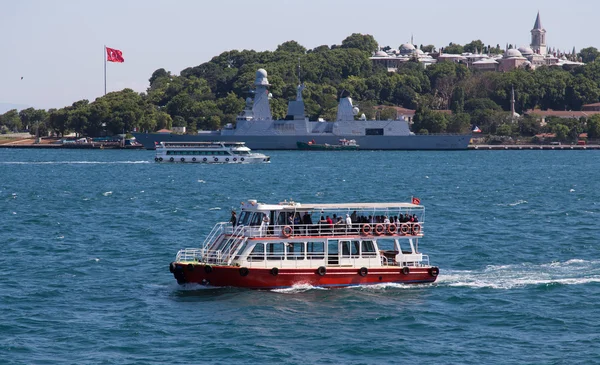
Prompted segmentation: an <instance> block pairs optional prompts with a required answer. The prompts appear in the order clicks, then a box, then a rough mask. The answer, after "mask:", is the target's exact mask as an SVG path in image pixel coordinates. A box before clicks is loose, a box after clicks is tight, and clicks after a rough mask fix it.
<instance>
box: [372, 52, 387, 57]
mask: <svg viewBox="0 0 600 365" xmlns="http://www.w3.org/2000/svg"><path fill="white" fill-rule="evenodd" d="M375 56H377V57H387V56H388V54H387V53H385V52H384V51H377V52H375Z"/></svg>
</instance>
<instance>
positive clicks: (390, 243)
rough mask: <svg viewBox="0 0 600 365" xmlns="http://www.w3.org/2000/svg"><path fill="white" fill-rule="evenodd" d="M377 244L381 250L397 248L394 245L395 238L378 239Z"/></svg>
mask: <svg viewBox="0 0 600 365" xmlns="http://www.w3.org/2000/svg"><path fill="white" fill-rule="evenodd" d="M377 246H378V247H379V249H380V250H384V251H395V250H396V247H395V245H394V240H389V239H387V240H386V239H380V240H377Z"/></svg>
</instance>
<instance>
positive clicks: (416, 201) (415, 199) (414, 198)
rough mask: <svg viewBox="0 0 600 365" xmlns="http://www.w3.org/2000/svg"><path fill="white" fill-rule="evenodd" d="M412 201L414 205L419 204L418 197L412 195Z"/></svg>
mask: <svg viewBox="0 0 600 365" xmlns="http://www.w3.org/2000/svg"><path fill="white" fill-rule="evenodd" d="M412 203H413V204H414V205H419V204H421V199H419V198H416V197H413V198H412Z"/></svg>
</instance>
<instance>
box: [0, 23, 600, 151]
mask: <svg viewBox="0 0 600 365" xmlns="http://www.w3.org/2000/svg"><path fill="white" fill-rule="evenodd" d="M474 44H475V45H476V44H483V43H482V42H481V41H479V40H478V41H473V42H471V43H469V44H467V45H465V46H460V45H457V44H450V45H449V47H451V48H452V47H454V48H457V47H460V48H461V49H463V50H464V49H470V48H473V47H475V46H474ZM486 47H487V48H486ZM486 47H483V49H489V50H490V51H492V50H493V51H494V52H497V51H498V47H490V46H486ZM386 48H389V47H386ZM421 48H423V49H426V50H433V47H432V46H424V47H423V46H422V47H421ZM377 49H378V44H377V42H376V41H375V39H374V38H373V37H372V36H370V35H362V34H352V35H351V36H349V37H347V38H346V39H344V40H343V41H342V44H341V45H333V46H327V45H323V46H319V47H316V48H314V49H310V50H307V49H306V48H305V47H303V46H302V45H300V44H298V43H297V42H295V41H288V42H285V43H283V44H281V45H279V46H278V47H277V49H276V50H275V51H273V52H271V51H265V52H256V51H253V50H243V51H237V50H232V51H229V52H224V53H222V54H220V55H219V56H216V57H214V58H213V59H212V60H210V61H209V62H206V63H203V64H201V65H199V66H195V67H189V68H186V69H184V70H183V71H181V73H180V75H173V74H171V72H170V71H167V70H165V69H162V68H161V69H158V70H156V71H154V73H153V74H152V76H151V77H150V79H149V86H148V89H147V90H146V92H144V93H136V92H134V91H133V90H131V89H124V90H121V91H118V92H112V93H109V94H107V95H105V96H102V97H99V98H97V99H96V100H95V101H93V102H92V103H90V102H89V101H88V100H80V101H77V102H75V103H73V104H72V105H71V106H68V107H64V108H60V109H50V110H39V109H33V108H29V109H24V110H21V111H20V112H17V110H10V111H8V112H6V113H4V114H2V115H0V131H1V132H3V133H6V132H7V131H20V130H29V131H30V132H31V134H35V133H36V131H37V133H39V134H40V135H46V134H47V133H48V132H52V133H54V134H56V135H64V134H66V133H70V132H76V133H78V134H80V135H82V136H100V135H104V134H108V135H113V134H119V133H123V132H130V131H133V130H139V131H150V132H152V131H156V130H158V129H162V128H172V127H173V126H185V127H187V133H196V132H197V131H198V130H200V129H204V130H207V129H218V128H220V127H221V126H223V125H225V124H226V123H235V117H236V115H237V114H238V113H239V112H240V111H241V110H242V109H243V107H244V103H245V102H244V100H245V98H246V97H248V96H250V94H249V91H250V90H251V87H252V84H253V82H254V78H255V74H256V70H257V69H259V68H264V69H265V70H267V72H268V79H269V82H270V83H271V84H272V86H271V87H270V92H271V93H272V95H273V98H272V100H271V109H272V114H273V117H274V118H281V119H282V118H284V117H285V114H286V111H287V102H288V100H290V99H293V98H295V94H296V86H297V85H298V83H299V82H303V83H304V84H305V85H306V88H305V90H304V92H303V96H304V101H305V104H306V113H307V115H308V116H309V118H311V119H313V120H316V119H317V118H324V119H325V120H333V119H334V118H335V114H336V108H337V101H338V99H339V97H340V95H341V94H342V92H344V91H345V92H347V93H349V94H350V95H351V96H352V98H353V100H354V101H355V103H357V104H358V106H359V108H360V109H361V114H362V113H364V114H365V115H366V117H367V118H368V119H374V118H380V119H389V118H393V117H395V114H396V112H395V111H394V110H392V109H391V108H390V109H384V110H378V109H376V108H375V106H378V105H389V106H402V107H405V108H409V109H416V110H417V112H416V114H415V117H414V122H415V123H414V125H413V127H412V128H413V131H414V132H421V133H438V132H455V133H460V132H466V131H469V130H470V128H472V126H474V125H477V126H478V127H479V128H480V129H481V130H482V131H483V133H484V134H497V135H506V136H511V135H512V136H516V135H521V136H533V135H535V134H537V133H540V132H552V133H556V134H557V138H559V139H575V138H577V135H578V134H579V133H582V132H588V133H589V135H590V138H597V137H598V136H599V134H600V117H598V118H596V117H594V118H590V119H588V120H566V119H552V118H550V119H549V120H547V122H548V123H547V124H546V125H544V126H542V125H541V124H540V122H539V121H538V120H536V119H535V118H533V117H530V116H524V117H522V118H519V119H518V122H517V123H511V120H512V118H511V115H510V112H508V110H510V98H511V96H510V95H511V88H512V87H514V90H515V100H516V103H515V108H516V111H517V112H518V113H520V114H523V112H524V111H525V110H528V109H533V108H540V109H554V110H580V109H581V106H582V105H584V104H588V103H595V102H598V101H599V100H600V61H596V58H597V57H598V51H597V50H596V49H595V48H593V47H590V48H585V49H583V50H581V52H580V54H579V55H578V56H579V57H580V58H581V59H583V60H584V61H586V62H588V63H587V64H586V65H585V66H563V67H562V68H560V67H539V68H537V69H536V70H535V71H534V70H530V69H515V70H513V71H511V72H505V73H502V72H477V71H473V70H470V69H468V68H467V67H466V65H464V64H458V63H452V62H440V63H437V64H433V65H431V66H428V67H427V68H424V67H423V66H422V64H420V63H419V62H417V61H416V60H414V61H409V62H406V63H405V64H404V65H403V66H401V67H400V68H399V69H398V70H397V72H388V71H387V70H386V69H385V68H383V67H381V66H375V65H373V64H372V62H371V61H370V60H369V57H370V56H371V55H372V54H373V52H374V51H376V50H377ZM479 49H482V48H479ZM447 109H450V110H452V113H448V112H441V110H447Z"/></svg>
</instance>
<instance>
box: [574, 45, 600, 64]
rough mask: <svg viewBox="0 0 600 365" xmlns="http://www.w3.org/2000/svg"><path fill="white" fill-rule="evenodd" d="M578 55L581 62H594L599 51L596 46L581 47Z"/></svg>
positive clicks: (599, 53) (599, 54)
mask: <svg viewBox="0 0 600 365" xmlns="http://www.w3.org/2000/svg"><path fill="white" fill-rule="evenodd" d="M578 56H579V57H581V62H583V63H590V62H594V61H595V60H596V59H597V58H598V57H599V56H600V52H598V49H596V47H588V48H582V49H581V51H579V54H578Z"/></svg>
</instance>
